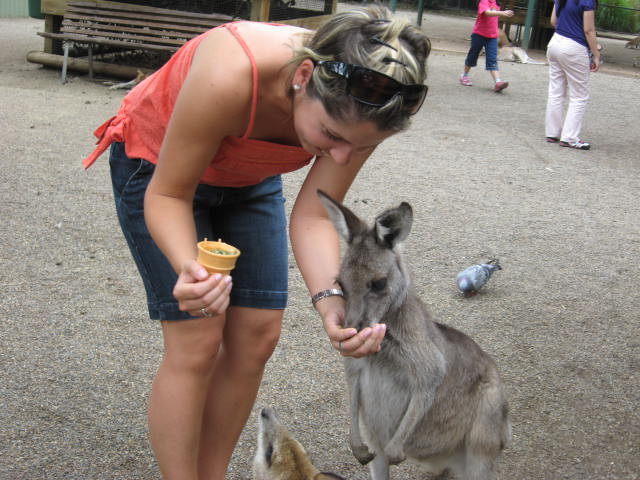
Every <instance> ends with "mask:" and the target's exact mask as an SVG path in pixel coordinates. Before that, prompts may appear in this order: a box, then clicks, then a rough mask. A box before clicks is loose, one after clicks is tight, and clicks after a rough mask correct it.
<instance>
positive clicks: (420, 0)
mask: <svg viewBox="0 0 640 480" xmlns="http://www.w3.org/2000/svg"><path fill="white" fill-rule="evenodd" d="M393 1H395V0H393ZM422 12H424V0H418V26H419V27H421V26H422Z"/></svg>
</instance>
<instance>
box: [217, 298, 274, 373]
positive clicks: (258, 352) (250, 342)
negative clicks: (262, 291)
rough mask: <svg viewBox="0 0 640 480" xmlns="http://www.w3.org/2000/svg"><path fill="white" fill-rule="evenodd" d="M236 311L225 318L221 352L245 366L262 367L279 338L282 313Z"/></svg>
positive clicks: (272, 311) (251, 310)
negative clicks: (227, 319)
mask: <svg viewBox="0 0 640 480" xmlns="http://www.w3.org/2000/svg"><path fill="white" fill-rule="evenodd" d="M238 310H239V311H238ZM238 310H236V311H235V312H234V313H230V316H229V321H228V324H227V329H226V330H225V337H224V345H225V350H227V351H228V353H229V354H231V355H233V356H235V357H237V358H238V359H239V360H241V361H246V363H247V364H250V365H264V364H265V363H266V362H267V360H269V358H270V357H271V354H272V353H273V351H274V350H275V348H276V346H277V344H278V340H279V339H280V332H281V330H282V315H283V311H282V310H254V309H238Z"/></svg>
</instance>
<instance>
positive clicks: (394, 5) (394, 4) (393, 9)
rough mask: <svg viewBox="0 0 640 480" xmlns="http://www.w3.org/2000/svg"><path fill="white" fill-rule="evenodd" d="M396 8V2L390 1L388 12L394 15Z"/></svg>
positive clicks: (395, 0) (394, 0) (396, 0)
mask: <svg viewBox="0 0 640 480" xmlns="http://www.w3.org/2000/svg"><path fill="white" fill-rule="evenodd" d="M397 6H398V0H390V1H389V10H391V11H392V12H394V13H395V11H396V7H397Z"/></svg>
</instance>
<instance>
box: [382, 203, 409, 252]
mask: <svg viewBox="0 0 640 480" xmlns="http://www.w3.org/2000/svg"><path fill="white" fill-rule="evenodd" d="M412 223H413V209H412V208H411V205H409V204H408V203H407V202H402V203H401V204H400V205H399V206H398V207H396V208H391V209H389V210H387V211H385V212H382V213H381V214H380V215H378V216H377V217H376V221H375V233H376V240H377V242H378V244H379V245H381V246H383V247H387V248H393V247H395V246H396V245H397V244H398V243H400V242H402V241H403V240H404V239H405V238H407V236H409V232H410V231H411V224H412Z"/></svg>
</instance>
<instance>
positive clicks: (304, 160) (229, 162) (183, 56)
mask: <svg viewBox="0 0 640 480" xmlns="http://www.w3.org/2000/svg"><path fill="white" fill-rule="evenodd" d="M216 28H227V29H228V30H229V31H230V32H231V33H232V34H233V35H234V37H235V38H236V39H237V40H238V42H239V43H240V45H241V46H242V48H243V49H244V51H245V52H246V54H247V57H248V58H249V60H250V62H251V69H252V82H253V83H252V89H253V92H252V99H251V112H250V116H249V125H248V126H247V130H246V131H245V133H244V135H242V137H233V136H229V137H225V138H224V139H223V140H222V143H221V144H220V147H219V149H218V152H217V153H216V155H215V157H214V158H213V160H212V161H211V164H210V165H209V167H207V169H206V170H205V172H204V175H203V176H202V179H201V180H200V182H201V183H206V184H208V185H214V186H221V187H244V186H248V185H255V184H257V183H260V182H261V181H262V180H264V179H265V178H267V177H270V176H272V175H277V174H281V173H286V172H291V171H293V170H297V169H299V168H302V167H304V166H305V165H307V164H308V163H309V162H310V161H311V158H312V157H313V156H312V155H311V154H310V153H309V152H307V151H306V150H304V149H302V148H300V147H294V146H290V145H281V144H278V143H272V142H266V141H263V140H256V139H252V138H249V135H250V134H251V131H252V129H253V123H254V120H255V114H256V106H257V103H258V68H257V65H256V61H255V58H254V57H253V54H252V53H251V50H250V49H249V46H248V45H247V43H246V42H245V41H244V39H243V38H242V37H241V36H240V34H239V33H238V31H237V27H236V25H235V24H233V23H229V24H225V25H221V26H220V27H216ZM205 35H207V33H203V34H202V35H200V36H198V37H196V38H194V39H192V40H190V41H188V42H187V43H185V44H184V45H183V46H182V47H181V48H180V49H179V50H178V51H177V52H176V53H175V54H174V55H173V56H172V57H171V59H170V60H169V61H168V62H167V63H166V64H165V65H164V66H163V67H162V68H160V69H159V70H157V71H156V72H155V73H153V75H151V76H149V77H148V78H146V79H145V80H143V81H142V82H141V83H140V84H138V85H137V86H136V87H135V88H134V89H133V90H131V92H129V93H128V94H127V95H126V96H125V98H124V99H123V101H122V105H121V106H120V109H119V110H118V113H117V114H116V115H115V116H114V117H112V118H110V119H109V120H107V121H106V122H105V123H103V124H102V125H101V126H100V127H98V129H97V130H96V131H95V132H94V135H95V136H96V137H97V138H98V141H97V147H96V148H95V150H94V151H93V153H92V154H91V155H89V156H88V157H87V158H86V159H85V160H84V162H83V165H84V167H85V168H89V167H90V166H91V165H92V164H93V163H94V162H95V161H96V159H97V158H98V157H99V156H100V155H101V154H102V153H103V152H104V151H105V150H106V149H107V148H108V147H109V145H111V143H113V142H124V143H125V150H126V153H127V156H128V157H129V158H143V159H145V160H147V161H149V162H151V163H154V164H155V163H157V162H158V156H159V154H160V147H161V145H162V140H163V139H164V134H165V131H166V129H167V125H168V124H169V118H170V117H171V113H172V111H173V106H174V104H175V102H176V98H177V97H178V93H179V92H180V88H181V87H182V84H183V82H184V80H185V78H186V76H187V73H188V72H189V67H190V66H191V61H192V59H193V55H194V53H195V51H196V48H197V47H198V45H199V44H200V41H201V40H202V39H203V38H204V36H205Z"/></svg>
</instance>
